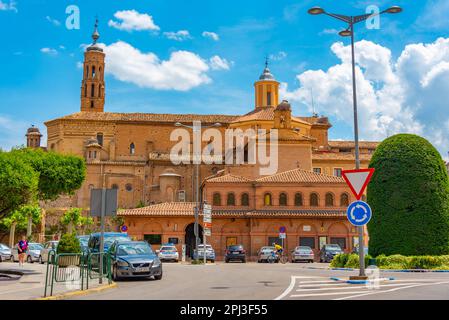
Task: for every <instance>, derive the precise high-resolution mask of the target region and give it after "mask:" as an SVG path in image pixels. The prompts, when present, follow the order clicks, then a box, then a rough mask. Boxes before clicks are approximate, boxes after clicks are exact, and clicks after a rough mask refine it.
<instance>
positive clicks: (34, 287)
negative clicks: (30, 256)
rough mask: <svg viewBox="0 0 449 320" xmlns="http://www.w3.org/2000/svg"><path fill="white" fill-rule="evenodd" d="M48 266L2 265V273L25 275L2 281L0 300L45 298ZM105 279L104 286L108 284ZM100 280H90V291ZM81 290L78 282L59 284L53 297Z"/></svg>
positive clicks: (48, 293)
mask: <svg viewBox="0 0 449 320" xmlns="http://www.w3.org/2000/svg"><path fill="white" fill-rule="evenodd" d="M46 269H47V265H46V264H39V263H31V264H30V263H25V265H24V266H23V267H20V266H19V264H18V263H12V262H2V263H0V273H1V272H2V271H3V270H10V271H19V272H23V273H24V275H23V276H22V277H20V278H19V280H7V281H0V300H17V299H20V300H32V299H38V298H42V297H43V296H44V287H45V273H46ZM107 283H108V282H107V279H103V284H107ZM99 286H100V285H99V284H98V279H94V280H89V289H92V288H98V287H99ZM78 290H80V284H79V283H77V282H73V283H71V282H68V283H57V282H55V284H54V287H53V295H59V294H65V293H68V292H73V291H78ZM49 295H50V287H48V288H47V296H49Z"/></svg>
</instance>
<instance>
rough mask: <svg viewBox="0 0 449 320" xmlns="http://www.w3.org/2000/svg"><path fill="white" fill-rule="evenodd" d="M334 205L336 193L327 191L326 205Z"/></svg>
mask: <svg viewBox="0 0 449 320" xmlns="http://www.w3.org/2000/svg"><path fill="white" fill-rule="evenodd" d="M333 206H334V195H333V194H332V193H330V192H328V193H326V207H333Z"/></svg>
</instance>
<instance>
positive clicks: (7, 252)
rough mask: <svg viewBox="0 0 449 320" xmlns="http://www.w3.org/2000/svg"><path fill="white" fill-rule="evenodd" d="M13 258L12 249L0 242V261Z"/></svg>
mask: <svg viewBox="0 0 449 320" xmlns="http://www.w3.org/2000/svg"><path fill="white" fill-rule="evenodd" d="M10 259H11V249H10V248H9V247H8V246H7V245H6V244H3V243H0V262H3V261H6V260H10Z"/></svg>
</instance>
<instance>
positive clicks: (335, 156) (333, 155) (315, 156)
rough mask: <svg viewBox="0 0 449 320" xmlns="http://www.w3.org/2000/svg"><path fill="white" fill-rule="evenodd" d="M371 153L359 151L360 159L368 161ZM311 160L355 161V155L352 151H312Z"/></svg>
mask: <svg viewBox="0 0 449 320" xmlns="http://www.w3.org/2000/svg"><path fill="white" fill-rule="evenodd" d="M371 156H372V155H371V154H368V153H361V154H360V155H359V157H360V160H361V161H370V160H371ZM313 160H351V161H355V155H354V154H353V153H341V152H322V153H312V161H313Z"/></svg>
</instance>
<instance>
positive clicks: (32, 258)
mask: <svg viewBox="0 0 449 320" xmlns="http://www.w3.org/2000/svg"><path fill="white" fill-rule="evenodd" d="M43 248H44V247H43V246H42V244H40V243H37V242H30V243H28V250H27V252H26V254H27V256H26V262H28V263H33V262H37V261H39V256H40V255H41V250H42V249H43ZM11 261H13V262H16V261H19V249H18V245H17V244H16V245H15V246H14V248H12V250H11Z"/></svg>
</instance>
